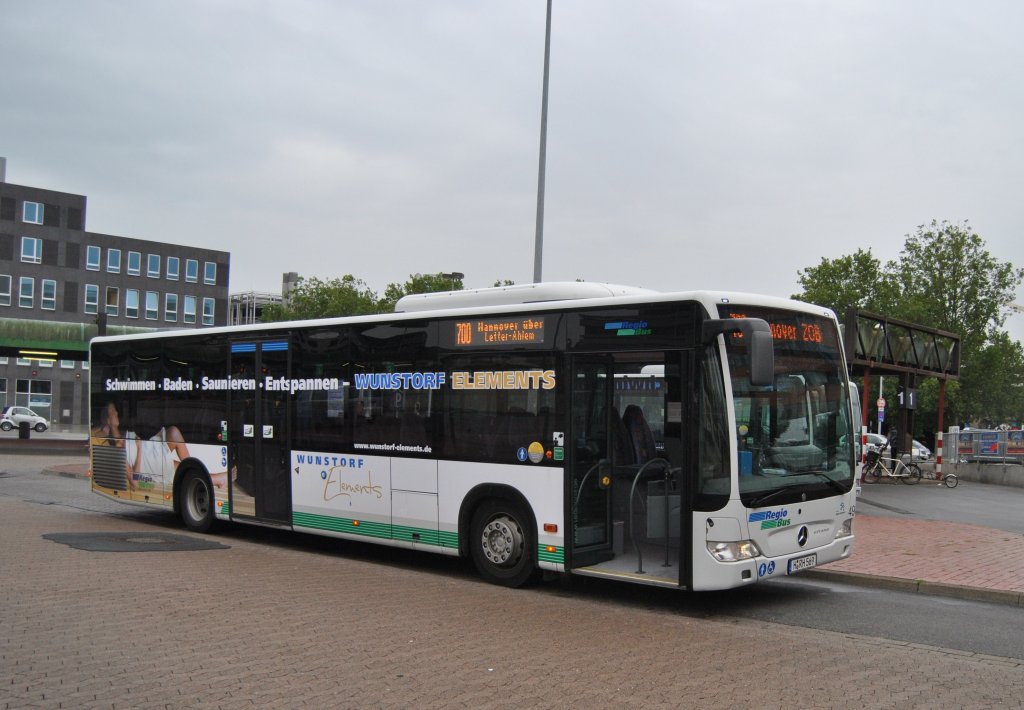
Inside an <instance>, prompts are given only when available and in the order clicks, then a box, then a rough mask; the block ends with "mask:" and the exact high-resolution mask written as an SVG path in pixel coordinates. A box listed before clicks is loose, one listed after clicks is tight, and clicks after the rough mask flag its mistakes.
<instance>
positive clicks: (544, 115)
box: [533, 0, 551, 283]
mask: <svg viewBox="0 0 1024 710" xmlns="http://www.w3.org/2000/svg"><path fill="white" fill-rule="evenodd" d="M550 63H551V0H548V16H547V25H546V27H545V30H544V90H543V92H542V95H541V108H540V167H539V168H538V175H537V236H536V238H535V241H534V246H533V282H534V283H540V281H541V270H542V269H541V266H542V262H543V253H544V172H545V164H546V162H547V147H548V67H549V65H550Z"/></svg>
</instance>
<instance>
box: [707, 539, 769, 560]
mask: <svg viewBox="0 0 1024 710" xmlns="http://www.w3.org/2000/svg"><path fill="white" fill-rule="evenodd" d="M708 552H710V553H711V556H712V557H714V558H715V559H716V560H718V561H719V562H739V561H740V560H752V559H754V558H755V557H757V556H758V555H760V554H761V551H760V550H759V549H757V545H755V544H754V542H753V540H740V541H739V542H708Z"/></svg>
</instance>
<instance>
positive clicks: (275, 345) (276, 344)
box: [260, 340, 288, 351]
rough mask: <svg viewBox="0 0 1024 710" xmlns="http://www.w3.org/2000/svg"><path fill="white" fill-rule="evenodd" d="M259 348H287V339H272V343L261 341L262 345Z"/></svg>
mask: <svg viewBox="0 0 1024 710" xmlns="http://www.w3.org/2000/svg"><path fill="white" fill-rule="evenodd" d="M260 349H261V350H264V351H266V350H271V351H281V350H287V349H288V341H287V340H279V341H274V342H273V343H263V345H261V346H260Z"/></svg>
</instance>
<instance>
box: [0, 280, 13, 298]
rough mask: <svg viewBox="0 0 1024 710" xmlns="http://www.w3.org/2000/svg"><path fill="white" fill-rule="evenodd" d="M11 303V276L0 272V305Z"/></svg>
mask: <svg viewBox="0 0 1024 710" xmlns="http://www.w3.org/2000/svg"><path fill="white" fill-rule="evenodd" d="M9 305H11V277H10V275H9V274H0V306H9Z"/></svg>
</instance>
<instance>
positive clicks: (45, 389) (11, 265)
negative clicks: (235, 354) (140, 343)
mask: <svg viewBox="0 0 1024 710" xmlns="http://www.w3.org/2000/svg"><path fill="white" fill-rule="evenodd" d="M5 162H6V161H4V159H3V158H0V406H6V405H17V406H27V407H30V408H32V409H33V410H34V411H35V412H36V413H37V414H40V415H42V416H44V417H46V418H47V419H49V420H50V421H51V424H52V427H53V428H55V429H61V428H64V429H69V428H72V427H76V426H81V425H84V424H86V423H87V422H88V379H89V378H88V362H87V353H88V342H89V339H90V338H91V337H93V336H95V335H97V334H98V333H100V332H104V331H105V332H106V333H107V334H115V333H130V332H136V331H138V332H141V331H144V330H153V329H170V328H203V327H210V326H215V325H226V324H227V323H228V316H229V300H228V277H229V270H230V254H229V253H227V252H224V251H218V250H215V249H205V248H199V247H192V246H183V245H179V244H168V243H164V242H153V241H147V240H144V239H136V238H133V237H120V236H114V235H110V234H101V233H98V232H90V231H87V230H86V198H85V197H84V196H82V195H73V194H70V193H66V192H59V191H56V190H48V189H45V188H39V187H26V186H23V185H15V184H12V183H9V182H6V179H5V178H6V175H5V173H6V170H5V167H6V166H5Z"/></svg>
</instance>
